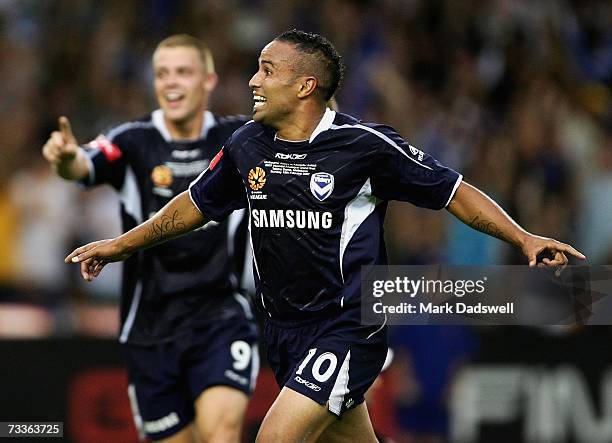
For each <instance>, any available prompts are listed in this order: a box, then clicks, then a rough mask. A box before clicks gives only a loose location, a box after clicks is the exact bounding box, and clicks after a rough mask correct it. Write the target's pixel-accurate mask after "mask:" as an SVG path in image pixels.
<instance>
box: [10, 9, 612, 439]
mask: <svg viewBox="0 0 612 443" xmlns="http://www.w3.org/2000/svg"><path fill="white" fill-rule="evenodd" d="M293 27H297V28H301V29H305V30H311V31H316V32H320V33H322V34H323V35H325V36H327V37H328V38H329V39H330V40H331V41H332V42H333V43H334V44H335V45H336V46H337V48H338V50H339V52H340V53H341V54H342V55H343V56H344V59H345V62H346V64H347V76H346V79H345V82H344V85H343V87H342V89H341V91H340V93H339V95H338V101H339V103H340V106H341V109H342V111H345V112H347V113H350V114H354V115H357V116H359V117H361V118H362V119H364V120H369V121H381V122H386V123H389V124H391V125H392V126H394V127H395V128H396V129H397V130H398V131H399V132H400V133H401V134H403V135H404V136H405V137H406V138H407V139H409V140H410V141H411V143H412V144H414V145H415V146H419V147H421V148H423V149H424V150H425V151H427V152H429V153H431V154H433V155H434V156H436V157H438V158H440V159H441V160H442V161H443V162H445V163H447V164H449V165H450V166H452V167H454V168H455V169H458V170H461V171H462V172H463V173H464V175H465V177H466V179H467V180H468V181H470V182H472V183H474V184H476V185H478V186H479V187H481V188H482V189H484V190H486V191H487V192H488V193H490V194H491V195H492V196H493V197H494V198H495V199H496V200H497V201H498V202H500V203H501V204H502V206H504V207H505V208H506V209H507V210H508V211H509V212H510V213H511V214H512V215H513V216H514V217H515V218H516V219H517V220H518V221H519V222H520V223H521V224H522V225H523V226H525V227H526V228H527V229H529V230H531V231H533V232H536V233H543V234H546V235H549V236H553V237H556V238H558V239H561V240H563V241H566V242H571V243H573V244H575V245H576V246H577V247H578V248H579V249H581V250H582V251H583V252H585V253H586V254H587V255H588V256H589V259H590V262H591V263H594V264H607V263H611V262H612V223H611V221H612V93H611V83H612V3H611V2H609V1H595V0H580V1H578V0H573V1H569V0H558V1H557V0H537V1H530V0H514V1H513V0H460V1H458V0H379V1H349V0H330V1H315V2H313V1H310V0H285V1H272V0H267V1H266V0H251V1H241V0H240V1H239V0H233V1H221V0H218V1H214V0H208V1H195V0H194V1H176V2H173V1H164V0H147V1H144V0H143V1H128V0H124V1H115V0H112V1H105V2H94V1H89V0H57V1H49V0H41V1H35V0H21V1H19V0H2V1H0V55H1V58H0V60H1V63H0V78H1V79H2V81H1V82H0V96H1V97H2V100H1V101H0V245H1V246H0V337H1V339H0V356H1V357H0V398H1V399H2V400H1V401H0V403H1V405H0V420H49V421H50V420H62V421H64V422H65V423H66V435H67V438H66V441H75V442H97V441H99V442H108V441H131V440H130V439H132V438H135V437H134V434H133V431H131V428H130V426H131V423H130V420H131V419H130V415H129V410H128V406H127V400H126V399H125V395H124V391H123V389H124V385H125V379H124V374H123V372H122V370H121V355H120V352H119V347H118V346H117V345H116V344H115V343H114V341H113V337H114V335H115V334H116V331H117V312H116V309H117V308H116V293H117V287H118V286H117V285H118V273H117V267H116V266H115V267H114V269H113V272H108V271H110V269H108V271H107V272H106V275H105V276H104V278H102V279H100V281H98V282H96V283H94V284H88V285H86V284H84V283H82V282H81V281H80V280H79V276H78V273H77V272H76V269H75V268H74V267H69V266H65V265H64V264H63V262H62V258H63V257H64V255H65V254H66V253H67V252H68V251H69V250H71V249H72V247H73V246H75V245H76V244H82V243H83V242H85V241H89V240H92V239H98V238H101V237H108V236H111V235H114V234H115V233H117V232H118V229H119V222H118V217H117V202H116V199H115V197H114V195H113V194H112V192H110V191H109V190H105V189H97V190H94V191H88V192H81V191H80V190H79V189H77V188H76V187H74V186H71V185H69V184H67V183H63V182H62V181H61V180H59V179H57V178H55V177H54V176H53V174H52V173H51V171H50V169H49V167H48V166H47V165H46V163H45V162H44V161H43V159H42V156H41V155H40V149H41V147H42V145H43V143H44V141H45V140H46V138H47V136H48V134H49V133H50V132H51V131H52V130H54V129H55V128H56V122H57V117H58V116H59V115H67V116H69V118H70V119H71V121H72V125H73V129H74V131H75V134H76V135H77V137H78V139H79V140H80V141H82V142H85V141H88V140H90V139H92V138H93V137H95V136H96V134H97V133H98V132H99V131H101V130H103V129H105V128H107V127H108V126H109V125H111V124H114V123H118V122H120V121H123V120H127V119H132V118H135V117H138V116H141V115H143V114H145V113H146V112H148V111H149V110H150V109H152V107H153V106H154V96H153V94H152V88H151V80H152V76H151V70H150V55H151V53H152V50H153V48H154V46H155V44H156V43H157V42H158V41H159V40H160V39H162V38H163V37H165V36H167V35H169V34H172V33H177V32H187V33H190V34H193V35H196V36H198V37H200V38H202V39H204V40H205V41H207V42H208V43H209V44H210V46H211V48H212V51H213V54H214V57H215V60H216V67H217V72H218V73H219V75H220V84H219V87H218V88H217V90H216V92H215V93H214V95H213V99H212V104H211V108H212V110H213V111H214V112H217V113H220V114H234V113H249V112H250V109H251V107H252V99H251V94H250V91H249V89H248V87H247V81H248V79H249V78H250V76H251V75H252V73H253V72H254V70H255V67H256V60H257V57H258V54H259V51H260V50H261V48H262V46H263V45H264V44H265V43H266V42H267V41H269V40H270V39H271V38H272V37H273V36H274V35H276V34H278V33H280V32H282V31H283V30H285V29H288V28H293ZM387 240H388V246H389V252H390V257H391V260H392V262H393V263H397V264H428V263H439V262H442V263H452V264H515V263H522V262H523V259H522V258H521V257H520V256H519V255H518V254H517V253H516V251H512V250H511V249H509V248H508V247H506V246H505V245H503V244H502V243H501V242H499V241H497V240H494V239H491V238H488V237H486V236H484V235H481V234H479V233H477V232H474V231H471V230H470V229H468V228H466V227H464V226H462V225H461V224H459V223H457V222H454V221H453V220H452V219H451V217H449V216H448V214H446V213H445V212H444V211H442V212H441V213H435V212H431V211H427V210H421V209H416V208H413V207H411V206H409V205H392V210H391V211H390V214H389V216H388V220H387ZM392 336H393V343H394V348H395V350H396V358H395V362H394V364H393V365H392V366H391V368H390V369H389V371H387V373H385V376H384V380H383V384H382V387H381V390H379V392H378V393H377V395H375V398H374V399H373V404H372V406H371V408H372V410H373V415H374V419H375V422H376V423H377V425H378V426H379V428H380V429H381V430H384V432H385V433H387V434H389V435H391V436H393V437H395V438H396V440H397V441H400V442H415V443H416V442H428V443H437V442H443V441H458V442H472V441H473V442H487V443H488V442H505V441H508V442H510V441H512V442H519V441H526V442H572V441H575V442H610V441H612V407H611V406H612V384H611V383H612V378H611V375H612V371H611V368H612V366H610V364H611V363H612V349H611V344H612V340H610V339H611V338H612V334H611V331H610V328H609V327H598V328H586V329H571V330H567V329H552V328H551V329H527V328H478V329H467V328H460V327H436V328H433V327H428V328H423V327H418V328H417V327H412V328H408V327H403V328H395V329H394V330H393V333H392ZM269 383H270V380H269V379H268V380H266V379H262V381H261V383H260V386H264V387H267V386H268V384H269ZM258 392H259V393H258V394H257V395H256V403H257V404H256V405H255V410H254V411H252V413H251V415H250V416H251V419H250V423H251V425H250V426H251V428H256V424H257V420H258V416H259V415H258V414H261V411H262V410H265V405H266V402H267V401H269V398H266V397H265V394H266V393H267V394H268V395H270V392H269V391H266V390H265V389H260V391H258Z"/></svg>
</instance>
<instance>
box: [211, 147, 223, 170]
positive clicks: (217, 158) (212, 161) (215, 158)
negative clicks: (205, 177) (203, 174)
mask: <svg viewBox="0 0 612 443" xmlns="http://www.w3.org/2000/svg"><path fill="white" fill-rule="evenodd" d="M222 157H223V148H221V150H220V151H219V152H217V155H215V156H214V157H213V159H212V160H211V162H210V165H209V166H208V169H210V170H211V171H212V170H213V169H215V166H217V163H219V160H221V158H222Z"/></svg>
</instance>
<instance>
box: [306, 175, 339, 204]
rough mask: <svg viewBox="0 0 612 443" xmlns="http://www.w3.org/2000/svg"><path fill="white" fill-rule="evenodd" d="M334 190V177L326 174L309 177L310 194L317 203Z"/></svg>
mask: <svg viewBox="0 0 612 443" xmlns="http://www.w3.org/2000/svg"><path fill="white" fill-rule="evenodd" d="M333 190H334V176H333V175H331V174H328V173H327V172H317V173H316V174H312V175H311V176H310V192H312V195H314V196H315V198H316V199H317V200H319V201H323V200H325V199H326V198H327V197H329V196H330V195H331V193H332V191H333Z"/></svg>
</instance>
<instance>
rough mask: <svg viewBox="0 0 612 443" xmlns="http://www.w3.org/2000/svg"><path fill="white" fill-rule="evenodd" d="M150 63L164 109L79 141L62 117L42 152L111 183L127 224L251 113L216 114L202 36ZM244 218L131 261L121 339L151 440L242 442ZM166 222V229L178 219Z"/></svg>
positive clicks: (201, 164)
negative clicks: (238, 260) (239, 270)
mask: <svg viewBox="0 0 612 443" xmlns="http://www.w3.org/2000/svg"><path fill="white" fill-rule="evenodd" d="M153 70H154V77H155V93H156V96H157V101H158V103H159V106H160V109H158V110H156V111H153V112H152V113H151V114H150V115H148V116H147V117H145V118H143V119H141V120H137V121H132V122H128V123H124V124H122V125H119V126H117V127H115V128H113V129H111V130H110V131H109V132H107V133H106V134H105V135H103V136H100V137H98V138H97V139H96V140H95V141H93V142H92V143H90V144H89V145H86V146H82V147H81V146H79V145H78V143H77V141H76V139H75V137H74V135H73V134H72V131H71V129H70V124H69V122H68V120H67V119H66V118H65V117H61V118H60V121H59V125H60V131H56V132H53V133H52V134H51V138H50V139H49V141H48V142H47V143H46V144H45V146H44V148H43V154H44V156H45V158H46V159H47V160H48V161H49V162H50V163H51V164H52V165H53V167H54V169H55V170H56V171H57V173H58V174H59V175H60V176H62V177H64V178H66V179H68V180H75V181H80V182H82V183H84V184H86V185H92V186H93V185H98V184H102V183H108V184H110V185H111V186H113V187H114V188H115V189H116V190H117V192H118V193H119V194H120V196H121V214H122V219H123V225H124V228H125V230H126V231H128V230H129V229H130V228H133V227H134V226H137V225H138V224H139V223H142V222H143V221H144V220H146V219H148V218H150V217H153V216H154V214H156V213H157V212H158V211H159V210H160V209H161V208H162V207H163V206H164V205H165V204H166V203H168V202H169V201H170V200H171V199H172V198H173V197H174V196H175V195H177V194H178V195H180V193H181V192H183V191H185V190H186V189H187V187H188V185H189V183H190V182H191V181H193V180H194V179H195V178H196V177H197V176H198V174H199V173H200V172H201V171H202V170H203V169H205V168H206V167H207V166H208V164H209V162H210V160H211V158H212V157H213V156H214V154H216V152H217V151H218V150H219V149H220V148H221V146H222V145H223V143H224V142H225V140H226V139H227V138H228V137H229V136H230V135H231V134H232V133H233V132H234V131H235V130H236V129H237V128H238V127H240V126H242V125H243V124H244V123H245V121H246V119H244V118H233V117H231V118H226V117H219V116H215V115H213V114H212V113H211V112H210V111H208V110H207V104H208V97H209V94H210V93H211V91H212V90H213V89H214V87H215V85H216V83H217V76H216V74H215V71H214V65H213V59H212V55H211V53H210V51H209V49H208V48H207V47H206V46H205V45H204V44H203V43H202V42H201V41H199V40H198V39H196V38H194V37H191V36H187V35H175V36H172V37H169V38H167V39H165V40H163V41H162V42H161V43H159V45H158V46H157V48H156V50H155V52H154V54H153ZM243 215H244V210H242V211H237V212H236V213H233V214H231V216H230V217H229V220H226V221H221V220H219V222H218V223H211V224H209V225H207V226H206V227H205V228H203V229H200V230H198V231H197V232H194V233H192V234H191V235H189V236H187V237H184V238H181V239H177V240H173V241H171V242H168V243H166V244H164V245H160V246H157V247H155V248H151V249H149V250H147V251H143V252H141V253H139V254H134V256H132V257H131V258H130V259H129V260H127V261H126V263H125V267H124V272H123V284H122V299H121V320H122V327H121V333H120V337H119V341H120V342H121V343H123V344H124V345H125V349H126V351H127V352H126V355H127V363H128V375H129V380H130V385H129V395H130V401H131V404H132V409H133V412H134V417H135V421H136V424H137V427H139V428H140V429H141V430H143V431H144V433H145V434H146V435H147V436H148V437H149V438H150V439H153V440H162V441H164V442H166V441H167V442H191V441H193V439H192V438H193V434H194V426H193V424H192V423H193V422H194V421H195V428H197V434H198V435H199V437H200V438H201V440H202V441H205V442H238V441H240V431H241V426H242V420H243V416H244V413H245V410H246V407H247V403H248V396H249V395H250V394H251V392H252V389H253V387H254V382H255V379H256V377H257V373H258V368H259V360H258V358H259V356H258V351H257V343H256V342H257V328H256V325H255V323H254V319H253V315H252V312H251V309H250V305H249V302H248V301H247V300H246V299H245V298H244V297H243V296H241V295H240V294H238V292H237V291H236V289H237V280H236V278H237V275H236V272H235V269H236V266H235V264H234V258H235V257H234V249H239V246H240V245H238V244H236V246H238V248H235V243H234V242H235V237H236V235H237V231H238V230H239V229H240V228H241V227H243V228H244V229H245V232H246V217H244V219H245V222H244V224H242V225H241V219H242V218H243ZM154 218H156V219H157V216H155V217H154ZM162 218H163V220H164V221H163V222H162V224H163V225H167V226H176V225H177V224H180V223H181V222H180V221H179V220H178V219H176V218H173V217H172V216H170V217H169V218H167V217H166V216H165V215H162ZM164 230H165V228H163V229H162V232H160V234H161V235H162V236H164V235H165V234H164V233H163V231H164ZM153 235H154V234H153ZM242 249H244V247H243V248H242ZM242 259H243V260H244V257H243V258H242ZM141 434H142V432H141ZM198 441H199V440H198Z"/></svg>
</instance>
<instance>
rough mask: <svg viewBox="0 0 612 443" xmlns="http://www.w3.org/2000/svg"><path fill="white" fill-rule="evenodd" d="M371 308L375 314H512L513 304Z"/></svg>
mask: <svg viewBox="0 0 612 443" xmlns="http://www.w3.org/2000/svg"><path fill="white" fill-rule="evenodd" d="M373 308H374V312H375V313H376V314H514V302H509V303H505V304H503V305H486V304H483V303H476V304H474V305H470V304H467V303H462V302H457V303H441V304H435V303H432V302H429V303H419V304H418V306H417V305H415V304H412V303H405V302H404V303H400V304H398V305H384V304H383V303H381V302H378V303H374V306H373Z"/></svg>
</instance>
